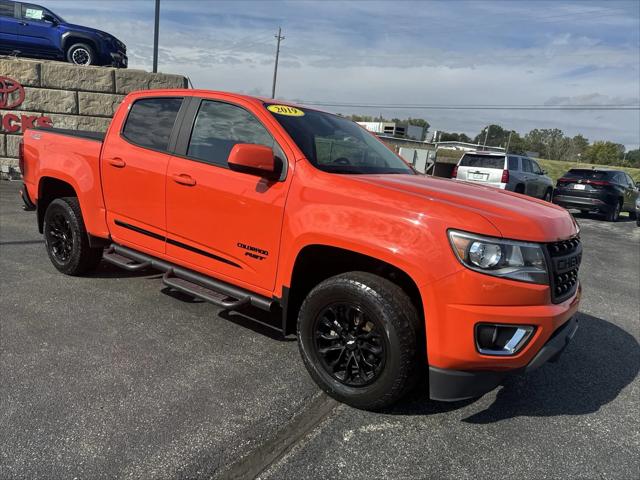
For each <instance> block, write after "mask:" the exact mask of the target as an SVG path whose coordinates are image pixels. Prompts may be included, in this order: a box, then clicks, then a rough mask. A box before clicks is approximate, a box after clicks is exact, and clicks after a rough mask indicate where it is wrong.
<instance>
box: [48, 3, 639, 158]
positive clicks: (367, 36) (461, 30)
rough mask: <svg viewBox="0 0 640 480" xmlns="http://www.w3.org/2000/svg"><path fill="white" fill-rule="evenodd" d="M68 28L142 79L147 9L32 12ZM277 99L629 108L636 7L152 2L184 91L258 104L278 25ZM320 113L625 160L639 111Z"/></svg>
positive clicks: (165, 64) (166, 61) (635, 90)
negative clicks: (621, 153)
mask: <svg viewBox="0 0 640 480" xmlns="http://www.w3.org/2000/svg"><path fill="white" fill-rule="evenodd" d="M40 3H42V4H44V5H45V6H48V7H50V8H51V9H52V10H54V11H55V12H57V13H59V14H61V15H62V16H63V17H65V19H66V20H68V21H73V22H77V23H81V24H86V25H90V26H94V27H97V28H101V29H103V30H107V31H109V32H111V33H113V34H114V35H116V36H117V37H118V38H120V39H121V40H123V41H124V42H125V43H126V44H127V45H128V49H129V56H130V57H129V58H130V63H131V68H143V69H150V66H151V55H152V41H153V5H154V1H153V0H111V1H106V0H105V1H100V0H84V1H76V0H50V1H47V0H42V1H41V2H40ZM279 25H280V26H282V28H283V34H284V35H285V37H286V39H285V40H284V41H283V43H282V52H281V63H280V67H279V78H278V90H277V96H279V97H281V98H286V99H291V100H302V101H309V102H310V101H322V102H340V103H345V102H347V103H360V104H393V105H433V104H439V105H460V104H472V105H478V104H482V105H489V104H491V105H505V104H508V105H522V104H527V105H594V104H595V105H630V104H634V105H638V103H639V102H640V0H632V1H580V2H565V1H542V0H536V1H534V0H528V1H525V0H520V1H516V0H513V1H509V0H497V1H481V0H472V1H464V0H449V1H418V2H404V1H393V2H391V1H364V0H359V1H351V2H349V1H345V0H342V1H302V0H300V1H291V2H270V1H266V0H264V1H248V0H236V1H232V2H229V1H214V0H200V1H169V0H162V8H161V26H160V62H159V63H160V70H161V71H165V72H172V73H182V74H185V75H188V76H189V77H190V78H191V80H192V81H193V83H194V85H195V86H196V87H197V88H210V89H217V90H229V91H238V92H244V93H249V94H258V95H268V94H270V91H271V79H272V74H273V57H274V50H275V39H274V38H273V36H274V34H275V31H276V30H277V27H278V26H279ZM325 109H326V110H330V111H338V112H342V113H360V114H369V115H378V114H380V113H382V114H383V115H385V116H389V117H395V116H399V117H406V116H414V117H423V118H426V119H427V120H428V121H429V122H430V123H431V125H432V129H443V130H447V131H463V132H466V133H468V134H470V135H472V136H473V135H475V134H476V133H477V132H478V131H480V130H481V129H482V128H483V126H484V125H486V124H488V123H498V124H501V125H503V126H504V127H505V128H511V129H515V130H517V131H519V132H521V133H525V132H527V131H529V130H530V129H532V128H547V127H557V128H561V129H562V130H564V131H565V132H566V133H567V134H571V135H573V134H576V133H583V134H584V135H585V136H587V138H589V140H591V141H593V140H602V139H607V140H612V141H616V142H619V143H623V144H625V145H627V147H628V148H637V147H638V144H640V112H639V111H638V110H633V111H611V112H605V111H571V112H565V111H563V112H558V111H543V112H535V111H527V110H508V111H502V110H471V111H470V110H415V109H406V108H397V109H392V110H389V109H384V110H383V109H379V108H351V107H350V108H337V107H326V108H325Z"/></svg>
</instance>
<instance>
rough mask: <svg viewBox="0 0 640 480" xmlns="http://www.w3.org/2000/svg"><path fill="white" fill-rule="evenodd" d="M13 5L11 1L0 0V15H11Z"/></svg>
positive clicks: (13, 9) (13, 8) (12, 13)
mask: <svg viewBox="0 0 640 480" xmlns="http://www.w3.org/2000/svg"><path fill="white" fill-rule="evenodd" d="M14 11H15V7H14V4H13V3H10V2H6V1H4V0H2V1H0V17H13V16H14Z"/></svg>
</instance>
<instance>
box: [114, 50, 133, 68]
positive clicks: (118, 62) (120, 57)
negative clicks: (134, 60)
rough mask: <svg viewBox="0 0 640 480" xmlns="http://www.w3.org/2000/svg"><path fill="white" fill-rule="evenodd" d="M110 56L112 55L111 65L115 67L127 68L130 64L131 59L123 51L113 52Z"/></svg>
mask: <svg viewBox="0 0 640 480" xmlns="http://www.w3.org/2000/svg"><path fill="white" fill-rule="evenodd" d="M110 57H111V65H112V66H113V67H117V68H127V66H128V65H129V59H128V58H127V56H126V55H125V54H124V53H122V52H118V53H111V54H110Z"/></svg>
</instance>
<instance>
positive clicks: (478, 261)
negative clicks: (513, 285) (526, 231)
mask: <svg viewBox="0 0 640 480" xmlns="http://www.w3.org/2000/svg"><path fill="white" fill-rule="evenodd" d="M448 234H449V241H450V242H451V247H452V248H453V251H454V253H455V255H456V257H458V260H459V261H460V263H462V264H463V265H464V266H465V267H467V268H469V269H471V270H474V271H476V272H480V273H484V274H487V275H493V276H495V277H502V278H509V279H511V280H519V281H521V282H529V283H539V284H542V285H548V284H549V273H548V269H547V262H546V260H545V255H544V251H543V247H542V245H539V244H537V243H529V242H518V241H516V240H505V239H503V238H495V237H485V236H483V235H476V234H473V233H467V232H461V231H458V230H449V232H448Z"/></svg>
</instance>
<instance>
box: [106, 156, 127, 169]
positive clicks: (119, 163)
mask: <svg viewBox="0 0 640 480" xmlns="http://www.w3.org/2000/svg"><path fill="white" fill-rule="evenodd" d="M107 161H108V162H109V165H112V166H114V167H116V168H122V167H124V166H125V165H126V164H127V162H125V161H124V160H123V159H121V158H119V157H114V158H110V159H109V160H107Z"/></svg>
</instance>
